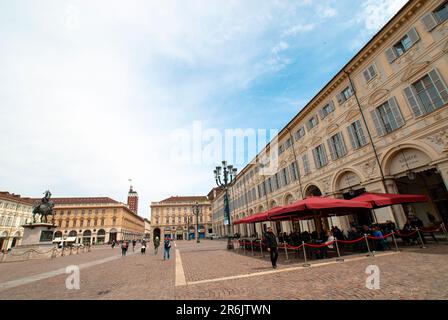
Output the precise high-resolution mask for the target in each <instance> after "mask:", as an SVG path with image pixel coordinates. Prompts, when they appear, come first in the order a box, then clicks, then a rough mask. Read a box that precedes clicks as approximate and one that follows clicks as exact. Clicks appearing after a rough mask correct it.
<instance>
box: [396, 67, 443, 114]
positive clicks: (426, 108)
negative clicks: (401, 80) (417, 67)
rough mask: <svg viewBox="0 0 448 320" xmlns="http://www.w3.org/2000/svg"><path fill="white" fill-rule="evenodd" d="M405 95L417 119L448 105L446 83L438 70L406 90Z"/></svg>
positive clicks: (432, 71) (434, 70)
mask: <svg viewBox="0 0 448 320" xmlns="http://www.w3.org/2000/svg"><path fill="white" fill-rule="evenodd" d="M404 94H405V96H406V99H407V101H408V103H409V106H410V107H411V110H412V112H413V113H414V116H416V117H419V116H422V115H425V114H427V113H430V112H432V111H434V110H436V109H438V108H441V107H443V106H444V105H445V104H446V103H448V89H447V86H446V82H445V81H444V80H443V78H442V76H441V74H440V73H439V72H438V70H437V69H433V70H431V71H430V72H429V73H428V74H427V75H425V76H424V77H423V78H421V79H419V80H418V81H416V82H414V83H413V84H412V85H411V86H409V87H407V88H405V89H404Z"/></svg>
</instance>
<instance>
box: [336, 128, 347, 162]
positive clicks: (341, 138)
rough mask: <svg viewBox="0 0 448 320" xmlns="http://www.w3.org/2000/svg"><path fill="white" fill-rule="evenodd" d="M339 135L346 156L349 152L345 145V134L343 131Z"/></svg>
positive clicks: (343, 153)
mask: <svg viewBox="0 0 448 320" xmlns="http://www.w3.org/2000/svg"><path fill="white" fill-rule="evenodd" d="M338 135H339V139H340V140H341V150H342V155H344V156H345V155H346V154H347V148H346V146H345V140H344V135H343V134H342V132H339V133H338Z"/></svg>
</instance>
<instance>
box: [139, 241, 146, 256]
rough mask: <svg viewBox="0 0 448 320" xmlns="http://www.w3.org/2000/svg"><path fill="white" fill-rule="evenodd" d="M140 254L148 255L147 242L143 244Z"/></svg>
mask: <svg viewBox="0 0 448 320" xmlns="http://www.w3.org/2000/svg"><path fill="white" fill-rule="evenodd" d="M140 252H141V253H142V254H146V242H144V243H142V247H141V248H140Z"/></svg>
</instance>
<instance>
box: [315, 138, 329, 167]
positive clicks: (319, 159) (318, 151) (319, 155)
mask: <svg viewBox="0 0 448 320" xmlns="http://www.w3.org/2000/svg"><path fill="white" fill-rule="evenodd" d="M313 156H314V164H315V165H316V168H317V169H319V168H322V167H324V166H326V165H327V163H328V161H327V153H326V151H325V146H324V145H323V144H321V145H319V146H318V147H316V148H314V150H313Z"/></svg>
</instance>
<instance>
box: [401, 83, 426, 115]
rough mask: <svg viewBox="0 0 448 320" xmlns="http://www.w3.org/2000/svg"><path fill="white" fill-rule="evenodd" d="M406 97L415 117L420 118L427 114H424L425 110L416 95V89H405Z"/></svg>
mask: <svg viewBox="0 0 448 320" xmlns="http://www.w3.org/2000/svg"><path fill="white" fill-rule="evenodd" d="M404 95H405V96H406V99H407V100H408V103H409V106H410V107H411V110H412V112H413V113H414V116H415V117H420V116H421V115H423V114H424V113H425V112H423V109H422V107H421V105H420V102H419V101H418V99H417V95H416V94H415V92H414V87H412V85H411V86H409V87H407V88H405V89H404Z"/></svg>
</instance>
